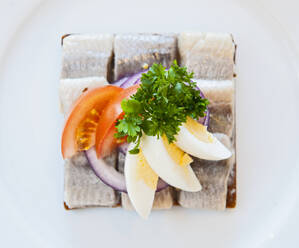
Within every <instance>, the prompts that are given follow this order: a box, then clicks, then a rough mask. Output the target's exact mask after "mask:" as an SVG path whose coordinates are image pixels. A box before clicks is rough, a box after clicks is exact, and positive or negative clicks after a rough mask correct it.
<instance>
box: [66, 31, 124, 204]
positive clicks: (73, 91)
mask: <svg viewBox="0 0 299 248" xmlns="http://www.w3.org/2000/svg"><path fill="white" fill-rule="evenodd" d="M112 50H113V35H111V34H97V35H80V34H79V35H75V34H72V35H69V36H66V37H64V38H63V45H62V70H61V85H60V93H61V94H60V100H61V105H62V111H63V112H64V114H65V116H66V115H67V114H68V113H67V112H68V110H69V109H70V107H71V105H72V103H73V102H74V101H75V100H76V98H78V97H79V95H80V94H81V92H82V91H84V90H85V88H94V87H96V85H99V86H100V85H103V84H106V81H107V76H108V74H109V73H110V72H109V64H110V61H111V59H112V54H113V51H112ZM103 78H104V80H105V81H103ZM83 87H84V88H83ZM62 95H63V96H62ZM113 157H114V158H113ZM110 163H111V166H116V155H115V154H114V155H113V156H112V157H111V159H110ZM64 175H65V183H64V184H65V187H64V201H65V204H66V205H67V206H68V207H69V208H70V209H71V208H84V207H89V206H115V205H116V204H117V203H118V202H119V196H118V195H117V194H116V192H115V191H114V190H113V189H112V188H110V187H109V186H107V185H106V184H104V183H102V182H101V180H100V179H99V178H98V177H97V176H96V175H95V174H94V172H93V171H92V169H91V168H90V166H89V164H88V162H87V160H86V159H85V157H84V156H83V154H82V153H78V154H77V155H75V156H74V157H73V158H72V159H70V160H67V161H65V172H64Z"/></svg>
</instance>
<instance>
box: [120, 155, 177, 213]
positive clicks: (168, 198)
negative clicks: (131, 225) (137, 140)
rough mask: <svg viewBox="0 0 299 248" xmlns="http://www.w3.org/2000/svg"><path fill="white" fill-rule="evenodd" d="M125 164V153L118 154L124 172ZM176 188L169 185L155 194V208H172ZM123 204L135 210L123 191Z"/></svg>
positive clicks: (126, 207) (128, 208)
mask: <svg viewBox="0 0 299 248" xmlns="http://www.w3.org/2000/svg"><path fill="white" fill-rule="evenodd" d="M124 164H125V155H124V154H122V153H119V154H118V170H119V171H120V172H121V173H123V172H124ZM174 193H175V192H174V189H173V188H172V187H170V186H169V187H167V188H166V189H163V190H161V191H160V192H157V193H156V194H155V199H154V203H153V208H152V209H153V210H161V209H170V208H172V206H173V203H174ZM121 206H122V207H123V208H124V209H126V210H134V208H133V206H132V203H131V201H130V198H129V196H128V194H126V193H121Z"/></svg>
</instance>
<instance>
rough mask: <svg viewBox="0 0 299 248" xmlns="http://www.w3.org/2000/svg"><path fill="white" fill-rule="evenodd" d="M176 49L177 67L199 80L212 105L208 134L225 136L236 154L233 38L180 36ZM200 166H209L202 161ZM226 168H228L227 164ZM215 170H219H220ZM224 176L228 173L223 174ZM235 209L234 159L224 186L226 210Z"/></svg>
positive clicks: (234, 48)
mask: <svg viewBox="0 0 299 248" xmlns="http://www.w3.org/2000/svg"><path fill="white" fill-rule="evenodd" d="M178 48H179V55H180V64H181V65H183V66H187V68H188V70H190V71H193V72H194V77H195V78H197V79H200V80H199V81H201V82H199V83H198V86H199V87H200V88H201V89H202V90H203V92H204V93H205V94H206V96H207V98H208V99H209V100H210V101H211V104H210V106H209V107H210V111H211V119H210V125H209V131H211V132H222V133H225V134H227V135H228V136H229V138H230V140H231V143H232V149H233V150H234V151H235V144H236V142H235V106H234V103H235V95H234V89H235V86H234V76H235V73H234V66H235V53H236V45H235V43H234V41H233V38H232V36H231V35H230V34H220V33H219V34H217V33H181V34H180V35H179V37H178ZM196 81H198V80H196ZM218 83H219V85H218ZM226 84H228V85H227V86H229V84H231V86H230V87H226ZM216 86H217V87H216ZM223 96H225V97H223ZM201 163H209V162H208V161H207V162H204V161H201ZM226 166H227V167H229V165H228V164H227V165H226ZM216 169H217V167H216ZM218 169H219V170H222V168H221V167H219V168H218ZM223 172H225V173H226V172H227V171H226V170H223ZM206 173H209V171H207V172H206ZM203 190H205V189H203ZM222 197H223V195H222ZM198 201H202V199H198ZM235 206H236V159H235V157H234V161H233V166H232V169H231V170H230V171H229V177H228V182H227V196H226V207H227V208H234V207H235Z"/></svg>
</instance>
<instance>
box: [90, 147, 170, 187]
mask: <svg viewBox="0 0 299 248" xmlns="http://www.w3.org/2000/svg"><path fill="white" fill-rule="evenodd" d="M84 153H85V156H86V158H87V160H88V162H89V164H90V166H91V168H92V170H93V171H94V173H95V174H96V175H97V177H98V178H100V179H101V181H102V182H103V183H105V184H106V185H108V186H110V187H111V188H113V189H114V190H117V191H120V192H124V193H127V187H126V180H125V177H124V175H123V174H121V173H120V172H118V171H117V170H116V169H115V168H113V167H112V166H110V165H108V164H107V163H106V162H105V160H103V159H98V158H97V154H96V151H95V149H94V147H92V148H90V149H89V150H87V151H85V152H84ZM166 187H168V184H167V183H166V182H164V181H163V180H162V179H159V181H158V185H157V190H156V192H159V191H161V190H163V189H165V188H166Z"/></svg>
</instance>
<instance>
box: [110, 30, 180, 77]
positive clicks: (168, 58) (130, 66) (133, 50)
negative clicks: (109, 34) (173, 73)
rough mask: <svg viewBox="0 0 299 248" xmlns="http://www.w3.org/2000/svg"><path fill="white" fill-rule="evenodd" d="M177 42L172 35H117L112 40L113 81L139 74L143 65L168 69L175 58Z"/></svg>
mask: <svg viewBox="0 0 299 248" xmlns="http://www.w3.org/2000/svg"><path fill="white" fill-rule="evenodd" d="M176 53H177V40H176V36H175V35H172V34H149V33H148V34H117V35H116V36H115V39H114V54H115V58H114V65H115V69H114V79H115V80H118V79H120V78H122V77H124V76H129V75H131V74H134V73H137V72H140V71H142V70H143V69H144V67H143V66H144V65H145V64H148V66H151V65H152V64H153V63H161V64H162V65H163V66H165V67H167V68H168V67H169V66H170V65H171V63H172V61H173V60H174V59H175V58H176Z"/></svg>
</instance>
